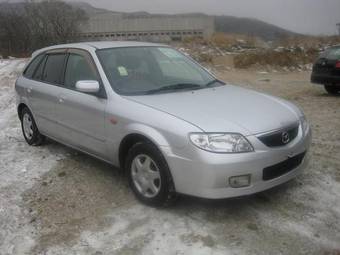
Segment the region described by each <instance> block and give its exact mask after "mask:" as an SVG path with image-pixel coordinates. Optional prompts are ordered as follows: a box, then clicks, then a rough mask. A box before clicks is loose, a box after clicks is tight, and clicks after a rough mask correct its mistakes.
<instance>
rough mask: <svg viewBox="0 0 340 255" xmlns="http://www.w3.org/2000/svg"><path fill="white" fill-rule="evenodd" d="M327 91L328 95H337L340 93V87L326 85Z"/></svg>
mask: <svg viewBox="0 0 340 255" xmlns="http://www.w3.org/2000/svg"><path fill="white" fill-rule="evenodd" d="M325 90H326V91H327V92H328V94H331V95H337V94H339V92H340V86H338V85H325Z"/></svg>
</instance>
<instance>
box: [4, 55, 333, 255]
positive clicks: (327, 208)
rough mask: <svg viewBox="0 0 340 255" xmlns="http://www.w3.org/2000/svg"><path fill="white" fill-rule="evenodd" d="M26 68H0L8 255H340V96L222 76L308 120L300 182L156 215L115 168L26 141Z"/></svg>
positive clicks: (255, 77) (183, 202)
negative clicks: (294, 108)
mask: <svg viewBox="0 0 340 255" xmlns="http://www.w3.org/2000/svg"><path fill="white" fill-rule="evenodd" d="M24 63H25V60H20V59H18V60H9V61H7V60H6V61H5V60H3V61H1V60H0V254H1V255H5V254H91V255H100V254H122V255H129V254H131V255H132V254H148V255H150V254H162V255H163V254H171V255H172V254H174V255H180V254H195V255H196V254H224V255H225V254H324V255H331V254H337V255H339V254H340V97H334V96H329V95H327V94H326V93H325V92H324V90H323V89H322V87H318V86H312V85H311V84H310V83H309V82H308V81H309V75H310V74H309V73H308V72H299V73H263V72H259V71H235V70H230V71H227V70H225V71H219V72H218V76H219V77H221V78H223V79H224V80H225V81H227V82H230V83H233V84H237V85H240V86H244V87H247V88H251V89H255V90H258V91H262V92H265V93H269V94H273V95H276V96H280V97H283V98H286V99H289V100H291V101H293V102H294V103H296V104H297V105H299V106H300V107H301V108H302V109H303V110H304V111H305V113H306V116H307V118H308V120H309V121H310V122H311V125H312V129H313V143H312V148H311V150H310V163H309V166H308V168H307V169H306V171H305V172H304V173H303V174H302V175H301V176H299V177H298V178H296V179H294V180H292V181H290V182H288V183H286V184H284V185H281V186H279V187H277V188H274V189H272V190H268V191H265V192H262V193H260V194H256V195H252V196H249V197H244V198H237V199H227V200H222V201H207V200H201V199H194V198H190V197H181V199H180V200H179V201H178V203H177V205H176V206H175V207H173V208H168V209H153V208H149V207H146V206H143V205H141V204H140V203H139V202H138V201H136V199H135V198H134V196H133V195H132V193H131V192H130V190H129V188H128V187H127V183H126V180H125V178H124V176H122V175H121V174H120V172H119V171H118V170H117V169H114V168H113V167H111V166H109V165H107V164H105V163H102V162H100V161H98V160H96V159H93V158H91V157H89V156H86V155H83V154H81V153H78V152H76V151H74V150H72V149H69V148H67V147H65V146H63V145H60V144H57V143H55V142H49V143H48V144H46V145H44V146H42V147H30V146H28V145H27V144H26V143H25V142H24V138H23V136H22V134H21V129H20V126H19V121H18V119H17V116H16V110H15V97H14V91H13V86H14V81H15V77H16V76H17V75H18V73H19V72H20V70H21V69H22V68H23V65H24ZM240 104H242V99H240Z"/></svg>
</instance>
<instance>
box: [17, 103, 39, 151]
mask: <svg viewBox="0 0 340 255" xmlns="http://www.w3.org/2000/svg"><path fill="white" fill-rule="evenodd" d="M20 120H21V129H22V133H23V135H24V138H25V140H26V142H27V143H28V144H29V145H34V146H39V145H42V144H43V143H44V141H45V136H43V135H42V134H40V132H39V130H38V127H37V125H36V124H35V120H34V118H33V115H32V113H31V111H30V110H29V109H28V108H27V107H25V108H24V109H23V110H22V111H21V114H20Z"/></svg>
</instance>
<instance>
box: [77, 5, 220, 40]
mask: <svg viewBox="0 0 340 255" xmlns="http://www.w3.org/2000/svg"><path fill="white" fill-rule="evenodd" d="M214 31H215V21H214V18H213V17H209V16H206V15H203V14H188V15H152V16H151V15H148V14H140V15H138V14H124V13H112V12H110V13H108V12H103V13H95V14H91V15H90V16H89V20H88V21H87V22H86V23H85V24H82V25H81V34H80V38H81V39H82V40H141V41H154V42H167V41H172V40H182V39H183V38H185V37H193V36H199V37H210V36H211V35H212V34H213V33H214Z"/></svg>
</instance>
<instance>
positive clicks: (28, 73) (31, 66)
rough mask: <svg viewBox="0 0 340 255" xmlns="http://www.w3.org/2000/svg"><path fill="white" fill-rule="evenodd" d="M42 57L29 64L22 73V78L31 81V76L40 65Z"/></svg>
mask: <svg viewBox="0 0 340 255" xmlns="http://www.w3.org/2000/svg"><path fill="white" fill-rule="evenodd" d="M43 57H44V55H39V56H37V57H35V58H34V59H33V60H32V61H31V63H30V64H29V66H28V67H27V68H26V70H25V72H24V76H25V77H26V78H29V79H31V78H32V77H33V74H34V72H35V70H36V69H37V67H38V65H39V64H40V62H41V60H42V58H43Z"/></svg>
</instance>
